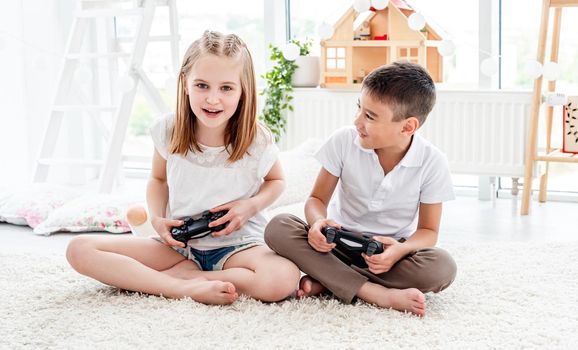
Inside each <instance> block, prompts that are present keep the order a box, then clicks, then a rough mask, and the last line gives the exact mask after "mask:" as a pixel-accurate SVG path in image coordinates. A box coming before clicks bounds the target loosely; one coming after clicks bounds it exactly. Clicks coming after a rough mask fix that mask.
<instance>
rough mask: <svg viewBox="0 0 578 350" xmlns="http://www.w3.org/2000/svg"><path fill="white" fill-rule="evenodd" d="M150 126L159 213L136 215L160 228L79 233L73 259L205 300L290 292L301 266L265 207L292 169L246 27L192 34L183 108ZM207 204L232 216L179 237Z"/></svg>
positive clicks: (100, 271)
mask: <svg viewBox="0 0 578 350" xmlns="http://www.w3.org/2000/svg"><path fill="white" fill-rule="evenodd" d="M151 136H152V138H153V142H154V145H155V151H154V155H153V162H152V172H151V178H150V180H149V182H148V186H147V203H148V209H149V213H150V217H148V216H147V213H146V211H145V209H144V208H142V207H133V208H131V209H129V211H128V213H127V218H128V220H129V223H130V224H131V225H132V226H133V228H134V231H135V233H136V234H141V235H142V234H143V233H144V234H146V232H142V230H145V231H146V228H147V227H149V228H150V229H151V230H152V229H153V228H154V231H156V232H154V231H153V233H155V235H156V234H158V236H159V237H157V239H149V238H143V237H135V236H130V237H109V236H107V237H103V236H86V235H84V236H78V237H76V238H74V239H73V240H72V241H71V242H70V244H69V246H68V250H67V253H66V256H67V259H68V261H69V262H70V264H71V265H72V267H73V268H74V269H75V270H76V271H78V272H79V273H81V274H84V275H86V276H89V277H92V278H94V279H97V280H99V281H101V282H103V283H105V284H109V285H113V286H116V287H118V288H122V289H127V290H132V291H138V292H143V293H149V294H156V295H163V296H165V297H169V298H182V297H191V298H192V299H194V300H196V301H199V302H202V303H206V304H229V303H232V302H234V301H235V300H236V299H237V297H238V295H239V294H246V295H249V296H251V297H254V298H256V299H259V300H262V301H278V300H281V299H284V298H286V297H287V296H289V295H290V294H291V293H292V292H293V291H294V289H295V287H296V286H297V284H298V281H299V275H300V273H299V269H297V267H296V266H295V265H294V264H293V263H292V262H290V261H289V260H287V259H285V258H282V257H280V256H278V255H276V254H275V253H274V252H272V251H271V250H270V249H269V248H268V247H267V246H266V245H265V244H264V241H263V231H264V228H265V225H266V223H267V221H266V217H265V215H264V213H263V211H262V210H263V209H264V208H266V207H267V206H268V205H270V204H271V203H272V202H273V201H274V200H275V199H277V198H278V197H279V195H280V194H281V192H282V191H283V188H284V185H285V183H284V179H283V172H282V169H281V166H280V164H279V161H278V160H277V152H278V150H277V147H276V146H275V145H274V143H273V142H272V137H271V134H270V132H268V130H267V129H266V128H265V127H264V126H262V125H260V124H258V123H257V119H256V88H255V74H254V70H253V63H252V59H251V55H250V53H249V51H248V49H247V47H246V46H245V44H244V43H243V42H242V41H241V39H240V38H239V37H237V36H236V35H233V34H230V35H226V36H224V35H222V34H220V33H217V32H212V31H206V32H205V33H204V34H203V36H202V37H201V38H200V39H198V40H196V41H195V42H193V43H192V44H191V46H190V47H189V48H188V50H187V52H186V53H185V57H184V59H183V64H182V67H181V70H180V74H179V82H178V88H177V109H176V115H175V116H168V117H165V118H163V119H161V120H160V121H158V122H157V123H156V124H155V125H153V127H152V128H151ZM207 209H211V211H212V212H217V211H222V210H227V211H228V212H227V214H226V215H225V216H223V217H222V218H220V219H218V220H215V221H213V222H211V224H210V226H211V227H214V226H219V225H221V224H224V223H228V224H227V226H226V227H225V228H224V229H222V230H220V231H218V232H214V233H213V234H211V235H209V236H206V237H203V238H198V239H192V240H189V241H188V244H186V245H185V244H184V243H181V242H179V241H176V240H174V239H173V238H172V236H171V234H170V230H171V228H172V227H175V226H180V225H181V224H182V223H183V221H182V220H181V219H182V218H184V217H189V216H195V215H198V214H200V213H202V212H203V211H205V210H207ZM147 222H148V224H147ZM143 223H144V224H143Z"/></svg>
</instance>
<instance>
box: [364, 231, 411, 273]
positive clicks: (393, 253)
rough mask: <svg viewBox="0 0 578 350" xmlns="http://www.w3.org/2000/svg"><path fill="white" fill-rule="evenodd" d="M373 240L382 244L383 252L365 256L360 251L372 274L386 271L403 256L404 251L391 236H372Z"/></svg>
mask: <svg viewBox="0 0 578 350" xmlns="http://www.w3.org/2000/svg"><path fill="white" fill-rule="evenodd" d="M372 238H373V239H374V240H376V241H378V242H381V243H382V244H383V253H381V254H375V255H372V256H367V255H365V253H362V254H361V256H363V259H365V262H366V263H367V266H368V268H369V271H371V272H372V273H374V274H376V275H377V274H380V273H384V272H387V271H389V270H390V269H391V267H392V266H393V265H394V264H395V263H396V262H398V261H399V260H401V258H403V257H404V256H405V251H404V250H403V247H402V246H401V243H399V242H398V241H397V240H395V239H393V238H391V237H382V236H374V237H372Z"/></svg>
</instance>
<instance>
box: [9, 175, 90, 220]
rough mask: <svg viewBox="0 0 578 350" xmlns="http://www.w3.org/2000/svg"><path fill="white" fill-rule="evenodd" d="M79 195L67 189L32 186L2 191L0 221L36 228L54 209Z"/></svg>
mask: <svg viewBox="0 0 578 350" xmlns="http://www.w3.org/2000/svg"><path fill="white" fill-rule="evenodd" d="M79 195H80V193H79V192H78V191H76V190H73V189H70V188H68V187H64V186H59V185H50V184H34V185H30V186H27V187H25V188H19V189H16V190H12V191H6V190H5V191H3V192H2V195H0V197H1V198H2V203H1V204H0V221H5V222H8V223H11V224H15V225H28V226H30V227H36V226H38V225H39V224H40V223H41V222H42V221H44V219H46V217H47V216H48V215H49V214H50V213H51V212H52V211H53V210H54V209H56V208H58V207H60V206H62V205H63V204H64V203H66V202H68V201H69V200H71V199H73V198H76V197H78V196H79Z"/></svg>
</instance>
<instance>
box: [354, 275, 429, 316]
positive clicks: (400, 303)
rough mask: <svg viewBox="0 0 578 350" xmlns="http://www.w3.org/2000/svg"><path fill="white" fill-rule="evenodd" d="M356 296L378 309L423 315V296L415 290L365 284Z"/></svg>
mask: <svg viewBox="0 0 578 350" xmlns="http://www.w3.org/2000/svg"><path fill="white" fill-rule="evenodd" d="M357 295H358V296H359V297H360V298H361V299H363V300H365V301H367V302H368V303H372V304H376V305H377V306H380V307H384V308H392V309H395V310H399V311H407V312H411V313H412V314H415V315H418V316H424V315H425V296H424V295H423V293H422V292H420V291H419V290H418V289H415V288H408V289H394V288H385V287H384V286H381V285H379V284H375V283H371V282H366V283H365V284H364V285H363V286H362V287H361V288H360V289H359V292H358V293H357Z"/></svg>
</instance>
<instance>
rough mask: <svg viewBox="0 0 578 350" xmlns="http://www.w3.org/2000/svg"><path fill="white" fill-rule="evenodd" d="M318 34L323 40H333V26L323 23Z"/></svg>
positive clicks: (318, 29)
mask: <svg viewBox="0 0 578 350" xmlns="http://www.w3.org/2000/svg"><path fill="white" fill-rule="evenodd" d="M317 34H319V38H320V39H321V40H327V39H331V37H332V36H333V26H332V25H331V24H329V23H327V22H323V23H321V24H320V25H319V27H318V28H317Z"/></svg>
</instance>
